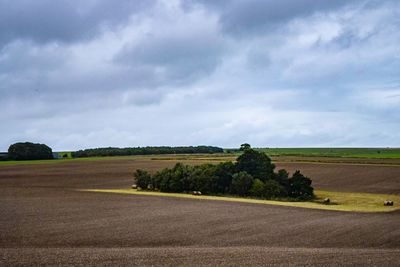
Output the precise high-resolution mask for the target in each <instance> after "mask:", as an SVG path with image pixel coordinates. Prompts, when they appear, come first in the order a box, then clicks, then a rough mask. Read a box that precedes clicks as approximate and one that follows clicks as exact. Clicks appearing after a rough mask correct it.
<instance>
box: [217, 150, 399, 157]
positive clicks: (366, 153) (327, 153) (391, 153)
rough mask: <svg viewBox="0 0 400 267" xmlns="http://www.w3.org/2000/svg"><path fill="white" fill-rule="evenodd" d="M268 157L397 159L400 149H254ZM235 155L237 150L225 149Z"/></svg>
mask: <svg viewBox="0 0 400 267" xmlns="http://www.w3.org/2000/svg"><path fill="white" fill-rule="evenodd" d="M255 149H257V150H260V151H263V152H265V153H267V154H268V155H269V156H275V157H276V156H304V157H344V158H384V159H399V158H400V148H255ZM225 152H227V153H236V152H238V151H237V149H225Z"/></svg>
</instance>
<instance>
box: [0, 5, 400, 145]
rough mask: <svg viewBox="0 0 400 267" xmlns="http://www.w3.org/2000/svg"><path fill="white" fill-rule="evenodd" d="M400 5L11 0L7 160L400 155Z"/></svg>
mask: <svg viewBox="0 0 400 267" xmlns="http://www.w3.org/2000/svg"><path fill="white" fill-rule="evenodd" d="M399 18H400V2H399V1H395V0H393V1H378V0H376V1H375V0H359V1H356V0H352V1H344V0H343V1H341V0H339V1H325V0H282V1H272V0H264V1H261V0H246V1H245V0H243V1H239V0H232V1H211V0H209V1H208V0H198V1H196V0H182V1H178V0H177V1H171V0H163V1H162V0H159V1H148V0H146V1H128V0H126V1H107V0H90V1H78V0H76V1H67V0H57V1H53V0H35V1H29V0H0V96H1V97H0V105H1V107H2V109H1V110H2V112H0V121H1V131H0V151H5V150H7V149H8V146H9V145H10V144H12V143H14V142H17V141H32V142H41V143H46V144H48V145H49V146H51V147H52V148H53V150H75V149H82V148H89V147H103V146H120V147H127V146H147V145H172V146H173V145H200V144H205V145H217V146H222V147H238V146H239V145H240V144H241V143H243V142H248V143H250V144H252V145H253V146H263V147H302V146H314V147H318V146H319V147H320V146H341V147H343V146H368V147H371V146H380V147H386V146H397V147H399V146H400V19H399Z"/></svg>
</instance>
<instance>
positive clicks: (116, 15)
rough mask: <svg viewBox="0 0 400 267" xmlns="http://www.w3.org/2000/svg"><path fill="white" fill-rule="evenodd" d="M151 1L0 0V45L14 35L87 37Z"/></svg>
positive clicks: (45, 39)
mask: <svg viewBox="0 0 400 267" xmlns="http://www.w3.org/2000/svg"><path fill="white" fill-rule="evenodd" d="M153 2H154V1H152V0H151V1H129V0H121V1H107V0H95V1H79V0H73V1H68V0H58V1H53V0H35V1H31V0H17V1H12V0H0V47H1V45H2V44H3V45H4V44H6V43H8V42H11V41H13V40H15V39H28V40H33V41H35V42H39V43H46V42H52V41H59V42H74V41H79V40H84V39H90V38H93V37H94V36H96V34H98V32H99V30H100V29H101V27H105V26H113V25H118V24H120V23H124V22H126V21H127V20H128V19H129V16H130V15H131V14H134V13H138V12H140V11H142V10H143V9H146V8H147V7H148V6H151V5H152V3H153Z"/></svg>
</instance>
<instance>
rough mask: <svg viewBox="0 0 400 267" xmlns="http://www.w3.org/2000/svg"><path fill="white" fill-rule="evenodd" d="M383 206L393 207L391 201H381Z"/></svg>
mask: <svg viewBox="0 0 400 267" xmlns="http://www.w3.org/2000/svg"><path fill="white" fill-rule="evenodd" d="M383 205H384V206H393V201H392V200H385V201H383Z"/></svg>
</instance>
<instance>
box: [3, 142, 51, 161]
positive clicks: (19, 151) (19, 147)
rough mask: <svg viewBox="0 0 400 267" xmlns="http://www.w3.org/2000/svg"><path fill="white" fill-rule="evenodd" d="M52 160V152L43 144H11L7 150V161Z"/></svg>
mask: <svg viewBox="0 0 400 267" xmlns="http://www.w3.org/2000/svg"><path fill="white" fill-rule="evenodd" d="M52 158H53V151H52V150H51V148H50V147H48V146H47V145H45V144H34V143H30V142H24V143H22V142H20V143H15V144H12V145H11V146H10V147H9V148H8V159H10V160H35V159H52Z"/></svg>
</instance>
